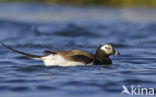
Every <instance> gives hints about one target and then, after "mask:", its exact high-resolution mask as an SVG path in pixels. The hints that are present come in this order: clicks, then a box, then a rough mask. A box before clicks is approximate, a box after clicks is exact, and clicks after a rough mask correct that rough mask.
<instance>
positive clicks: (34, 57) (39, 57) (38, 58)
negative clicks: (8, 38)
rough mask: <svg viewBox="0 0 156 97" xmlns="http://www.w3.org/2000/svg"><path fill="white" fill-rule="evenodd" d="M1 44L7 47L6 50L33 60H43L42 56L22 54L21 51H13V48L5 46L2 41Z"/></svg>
mask: <svg viewBox="0 0 156 97" xmlns="http://www.w3.org/2000/svg"><path fill="white" fill-rule="evenodd" d="M0 43H1V44H2V45H3V46H4V47H6V48H8V49H10V50H12V51H13V52H16V53H19V54H22V55H25V56H26V57H28V58H32V59H36V60H41V58H42V56H38V55H33V54H28V53H25V52H21V51H19V50H16V49H13V48H11V47H10V46H7V45H6V44H4V43H3V42H1V41H0Z"/></svg>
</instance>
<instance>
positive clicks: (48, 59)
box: [42, 54, 86, 66]
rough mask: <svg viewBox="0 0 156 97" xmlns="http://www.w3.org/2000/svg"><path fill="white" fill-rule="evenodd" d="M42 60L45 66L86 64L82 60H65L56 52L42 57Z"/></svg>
mask: <svg viewBox="0 0 156 97" xmlns="http://www.w3.org/2000/svg"><path fill="white" fill-rule="evenodd" d="M42 61H43V62H44V64H45V65H46V66H54V65H57V66H76V65H86V64H84V63H82V62H74V61H69V60H65V59H64V58H63V57H62V56H60V55H57V54H51V55H48V56H45V57H42Z"/></svg>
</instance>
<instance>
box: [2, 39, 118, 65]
mask: <svg viewBox="0 0 156 97" xmlns="http://www.w3.org/2000/svg"><path fill="white" fill-rule="evenodd" d="M0 43H1V44H2V45H3V46H4V47H6V48H8V49H10V50H12V51H14V52H16V53H19V54H22V55H25V56H26V57H28V58H32V59H36V60H42V61H43V62H44V64H45V66H54V65H58V66H76V65H109V64H112V61H111V59H110V58H109V56H111V55H119V53H118V52H116V51H115V49H114V48H113V47H112V45H110V44H102V45H100V46H99V47H98V48H97V50H96V53H95V54H92V53H88V52H83V51H79V50H64V51H45V52H44V55H43V56H39V55H33V54H28V53H25V52H21V51H19V50H16V49H13V48H11V47H10V46H7V45H6V44H4V43H2V42H0Z"/></svg>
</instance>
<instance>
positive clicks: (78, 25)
mask: <svg viewBox="0 0 156 97" xmlns="http://www.w3.org/2000/svg"><path fill="white" fill-rule="evenodd" d="M136 9H137V8H136ZM136 9H135V8H134V9H112V8H105V7H98V8H97V7H71V6H70V7H69V6H56V5H55V6H44V5H34V4H1V6H0V13H3V14H0V40H1V41H3V42H5V43H6V44H8V45H10V46H11V47H13V48H16V49H18V50H21V51H25V52H28V53H32V54H38V55H42V52H43V51H44V50H65V49H78V50H83V51H88V52H93V53H94V52H95V50H96V48H97V47H98V46H99V45H100V44H101V43H111V44H113V45H114V47H115V49H116V50H117V51H119V52H120V53H121V55H120V56H112V57H111V59H112V60H113V64H112V65H109V66H75V67H70V66H69V67H59V66H53V67H45V66H44V64H43V63H42V62H41V61H36V60H31V59H28V58H25V57H23V56H21V55H19V54H16V53H14V52H12V51H9V50H8V49H6V48H4V47H2V46H0V53H1V54H0V97H28V96H29V97H43V96H45V97H51V96H55V97H73V96H75V97H104V96H107V97H120V96H121V91H122V85H126V86H128V87H129V86H130V85H141V87H146V88H151V87H152V88H156V79H155V77H156V76H155V75H156V50H155V48H156V34H155V33H156V22H155V21H156V20H155V16H156V14H155V13H154V12H155V10H154V9H149V8H140V9H137V10H136ZM148 13H149V14H148Z"/></svg>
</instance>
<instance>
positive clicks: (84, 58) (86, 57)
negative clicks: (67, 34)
mask: <svg viewBox="0 0 156 97" xmlns="http://www.w3.org/2000/svg"><path fill="white" fill-rule="evenodd" d="M57 53H58V54H59V55H61V56H62V57H64V58H65V59H67V60H70V61H78V62H83V63H85V64H89V63H93V62H94V56H93V55H92V54H91V53H87V52H82V51H79V50H65V51H58V52H57Z"/></svg>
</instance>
